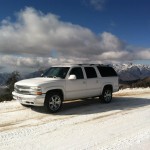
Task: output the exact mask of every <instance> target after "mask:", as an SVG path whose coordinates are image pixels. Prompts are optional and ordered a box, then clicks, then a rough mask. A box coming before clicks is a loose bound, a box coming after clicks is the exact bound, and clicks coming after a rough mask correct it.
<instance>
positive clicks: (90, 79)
mask: <svg viewBox="0 0 150 150" xmlns="http://www.w3.org/2000/svg"><path fill="white" fill-rule="evenodd" d="M84 69H85V73H86V77H87V95H88V96H89V97H91V96H99V94H100V84H99V79H98V76H97V73H96V70H95V68H94V67H84Z"/></svg>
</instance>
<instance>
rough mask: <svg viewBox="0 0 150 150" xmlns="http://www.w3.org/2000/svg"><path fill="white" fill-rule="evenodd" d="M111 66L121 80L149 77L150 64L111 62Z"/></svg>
mask: <svg viewBox="0 0 150 150" xmlns="http://www.w3.org/2000/svg"><path fill="white" fill-rule="evenodd" d="M112 67H113V68H114V69H115V70H116V72H117V73H118V75H119V79H120V80H122V81H134V80H141V79H144V78H146V77H150V65H141V64H113V65H112Z"/></svg>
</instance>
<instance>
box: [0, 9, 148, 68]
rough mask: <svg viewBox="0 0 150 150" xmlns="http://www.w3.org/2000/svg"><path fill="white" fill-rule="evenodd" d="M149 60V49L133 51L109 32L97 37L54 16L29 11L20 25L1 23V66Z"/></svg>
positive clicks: (20, 15)
mask: <svg viewBox="0 0 150 150" xmlns="http://www.w3.org/2000/svg"><path fill="white" fill-rule="evenodd" d="M133 59H134V60H136V59H150V49H140V50H139V49H136V48H132V49H131V48H130V49H129V46H128V45H127V44H126V43H124V42H123V41H122V40H121V39H119V38H118V37H116V36H115V35H113V34H111V33H109V32H103V33H102V34H100V35H96V34H95V33H93V32H92V31H91V30H90V29H88V28H85V27H81V26H79V25H74V24H72V23H69V22H63V21H62V20H61V19H60V18H59V17H58V16H56V15H54V14H51V13H49V14H43V13H42V12H40V11H37V10H35V9H34V8H30V7H27V8H26V9H24V10H22V11H20V12H19V13H18V14H17V21H16V22H11V19H5V20H2V22H1V25H0V63H1V64H2V65H3V66H4V65H6V66H7V65H9V66H17V67H25V68H30V67H31V68H38V67H41V66H49V65H55V64H60V63H82V62H84V63H86V62H101V61H120V60H133Z"/></svg>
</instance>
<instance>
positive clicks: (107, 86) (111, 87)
mask: <svg viewBox="0 0 150 150" xmlns="http://www.w3.org/2000/svg"><path fill="white" fill-rule="evenodd" d="M107 88H108V89H111V90H112V91H113V86H112V85H111V84H106V85H105V86H104V87H103V91H104V89H107Z"/></svg>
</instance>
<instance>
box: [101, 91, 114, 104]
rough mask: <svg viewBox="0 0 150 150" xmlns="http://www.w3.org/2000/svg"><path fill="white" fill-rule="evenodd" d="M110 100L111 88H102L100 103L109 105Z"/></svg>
mask: <svg viewBox="0 0 150 150" xmlns="http://www.w3.org/2000/svg"><path fill="white" fill-rule="evenodd" d="M111 100H112V89H111V88H104V90H103V93H102V95H101V97H100V101H101V102H102V103H110V102H111Z"/></svg>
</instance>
